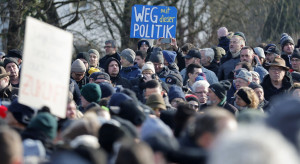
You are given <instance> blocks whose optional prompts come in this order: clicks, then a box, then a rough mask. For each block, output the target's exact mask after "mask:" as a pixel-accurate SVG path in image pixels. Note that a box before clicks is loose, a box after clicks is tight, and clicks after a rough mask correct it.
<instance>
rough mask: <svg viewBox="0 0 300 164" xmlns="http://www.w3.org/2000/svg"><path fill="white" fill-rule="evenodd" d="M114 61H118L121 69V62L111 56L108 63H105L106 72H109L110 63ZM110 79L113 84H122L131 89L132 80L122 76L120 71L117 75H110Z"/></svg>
mask: <svg viewBox="0 0 300 164" xmlns="http://www.w3.org/2000/svg"><path fill="white" fill-rule="evenodd" d="M112 61H116V62H117V63H118V66H119V70H121V63H120V62H119V61H118V60H117V59H116V58H113V57H111V58H108V59H107V61H106V63H105V67H104V70H105V72H106V73H107V74H109V73H108V65H109V63H110V62H112ZM109 76H110V75H109ZM110 81H111V84H112V85H113V86H117V85H121V86H123V87H124V88H128V89H131V83H130V81H129V80H127V79H125V78H122V77H121V76H120V72H119V73H118V75H117V76H116V77H112V76H110Z"/></svg>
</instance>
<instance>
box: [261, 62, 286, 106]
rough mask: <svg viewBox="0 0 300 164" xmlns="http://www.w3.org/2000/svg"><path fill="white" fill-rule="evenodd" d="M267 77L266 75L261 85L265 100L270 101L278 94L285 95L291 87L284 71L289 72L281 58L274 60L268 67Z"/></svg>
mask: <svg viewBox="0 0 300 164" xmlns="http://www.w3.org/2000/svg"><path fill="white" fill-rule="evenodd" d="M268 70H269V75H266V77H265V78H264V80H263V82H262V83H261V85H262V87H263V89H264V93H265V99H266V100H267V101H270V99H271V98H272V97H273V96H275V95H278V94H280V93H286V92H287V91H288V90H289V88H290V87H291V86H292V83H291V79H290V77H289V76H287V75H286V71H288V70H289V68H288V67H286V66H285V61H284V59H282V58H279V57H278V58H275V59H274V61H273V62H272V63H270V64H269V66H268Z"/></svg>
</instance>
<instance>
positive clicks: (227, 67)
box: [218, 34, 245, 80]
mask: <svg viewBox="0 0 300 164" xmlns="http://www.w3.org/2000/svg"><path fill="white" fill-rule="evenodd" d="M244 46H245V39H244V37H242V36H240V35H238V34H235V35H234V36H233V37H232V38H231V39H230V44H229V52H228V53H227V54H226V55H225V56H224V57H223V58H222V59H221V66H220V67H219V70H218V78H219V80H224V79H228V76H229V74H230V72H231V71H232V70H234V66H235V65H236V64H237V63H238V62H240V50H241V49H242V48H243V47H244Z"/></svg>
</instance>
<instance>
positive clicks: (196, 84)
mask: <svg viewBox="0 0 300 164" xmlns="http://www.w3.org/2000/svg"><path fill="white" fill-rule="evenodd" d="M201 86H204V87H205V88H208V87H209V83H208V82H207V81H206V80H199V81H196V82H195V83H194V84H193V85H192V91H193V92H195V91H196V88H198V87H201Z"/></svg>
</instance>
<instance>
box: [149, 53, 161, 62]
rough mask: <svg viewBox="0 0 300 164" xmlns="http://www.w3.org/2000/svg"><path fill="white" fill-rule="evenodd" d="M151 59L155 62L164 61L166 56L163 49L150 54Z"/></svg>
mask: <svg viewBox="0 0 300 164" xmlns="http://www.w3.org/2000/svg"><path fill="white" fill-rule="evenodd" d="M150 61H151V62H153V63H161V64H162V63H164V56H163V53H162V51H154V52H152V53H151V55H150Z"/></svg>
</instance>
